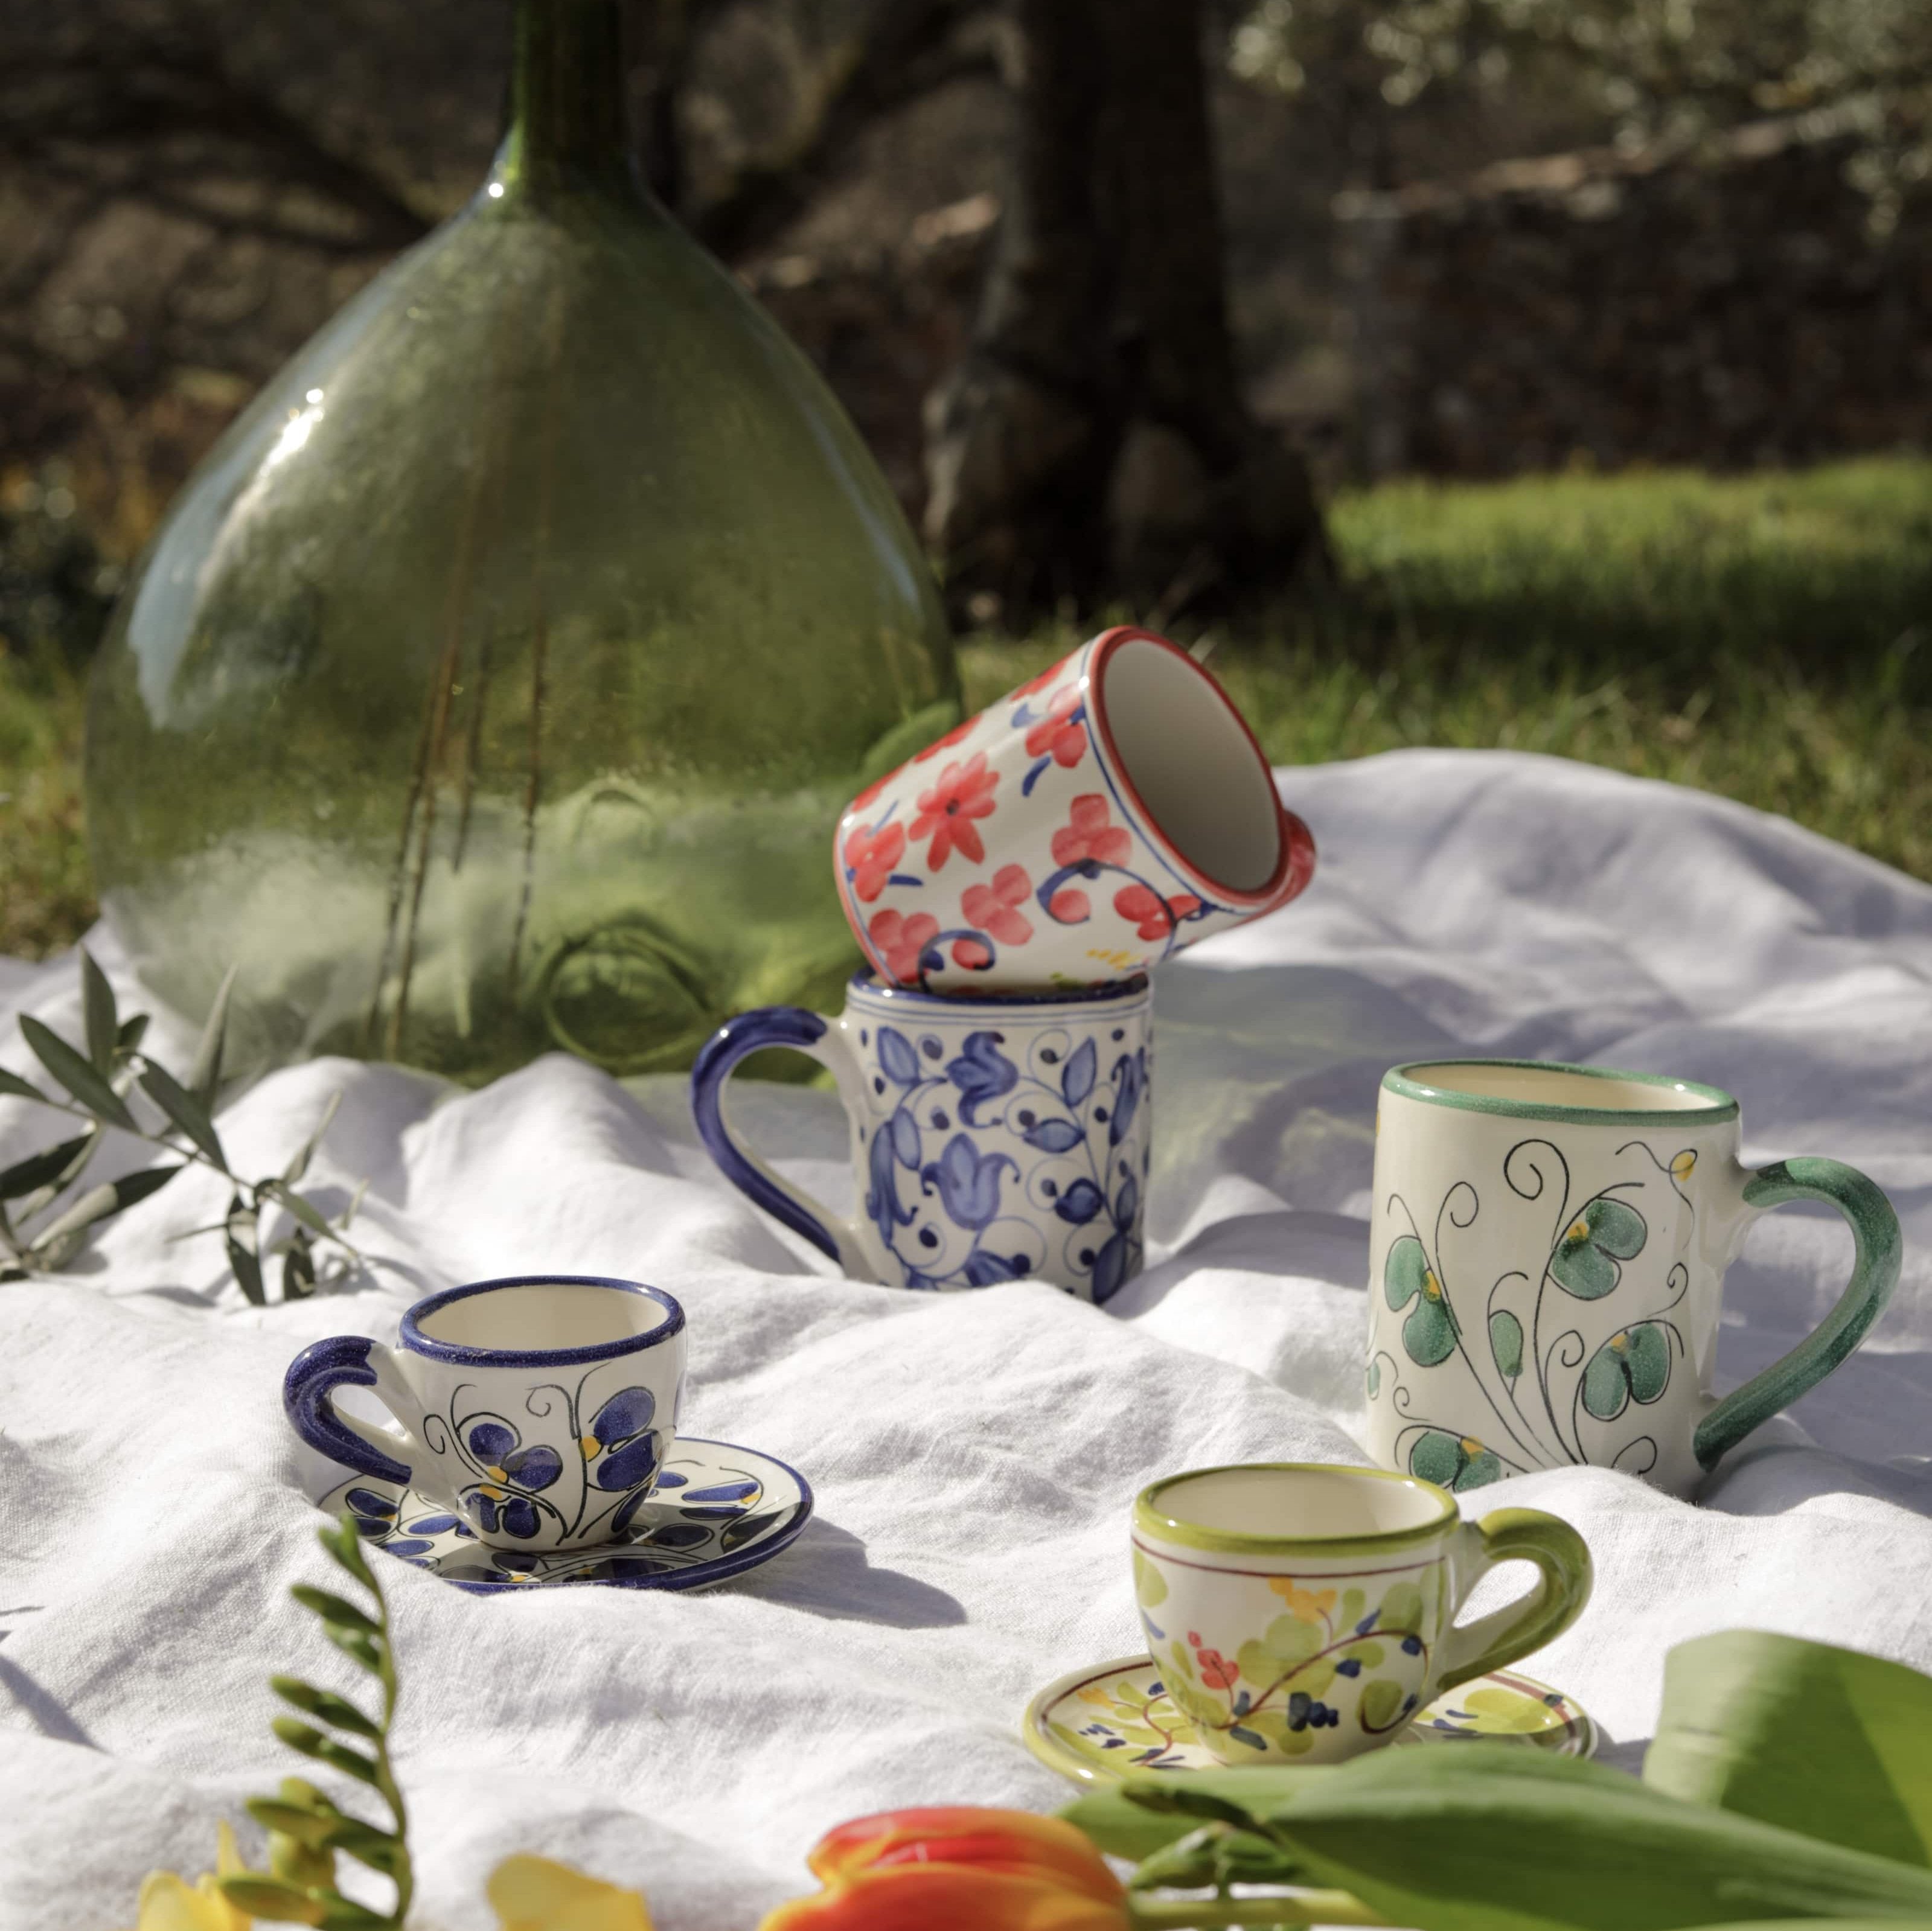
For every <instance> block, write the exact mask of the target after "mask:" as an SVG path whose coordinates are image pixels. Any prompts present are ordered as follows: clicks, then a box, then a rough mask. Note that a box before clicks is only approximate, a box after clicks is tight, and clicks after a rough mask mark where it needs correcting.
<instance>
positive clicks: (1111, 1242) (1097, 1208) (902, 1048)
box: [691, 973, 1153, 1301]
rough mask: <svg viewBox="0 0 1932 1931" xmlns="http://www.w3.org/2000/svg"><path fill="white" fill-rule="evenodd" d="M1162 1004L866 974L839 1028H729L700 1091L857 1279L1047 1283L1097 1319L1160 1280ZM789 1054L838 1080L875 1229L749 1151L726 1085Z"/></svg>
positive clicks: (1103, 992) (773, 1189) (698, 1073)
mask: <svg viewBox="0 0 1932 1931" xmlns="http://www.w3.org/2000/svg"><path fill="white" fill-rule="evenodd" d="M1152 1023H1153V997H1152V994H1151V993H1150V992H1149V991H1148V984H1147V981H1146V980H1145V979H1144V978H1142V979H1134V980H1133V981H1131V982H1129V983H1128V984H1127V985H1124V986H1115V987H1103V988H1098V989H1097V990H1095V991H1090V992H1083V993H1079V994H1074V995H1073V996H1071V997H1068V996H1066V995H1064V994H1063V995H1061V996H1058V997H1052V998H1032V997H1007V998H992V999H973V1000H962V999H944V998H941V997H938V996H936V995H935V994H932V993H926V992H917V991H911V990H910V989H908V988H904V987H900V986H892V985H881V984H880V983H879V982H878V981H877V979H875V978H874V976H873V975H872V974H871V973H860V974H859V976H858V977H856V979H853V981H852V982H851V984H850V987H849V988H847V992H846V997H845V1010H844V1012H843V1013H842V1014H841V1015H840V1016H839V1017H838V1018H836V1019H831V1020H828V1019H826V1018H825V1017H824V1016H823V1015H822V1014H820V1013H817V1012H806V1011H805V1010H804V1009H802V1007H799V1006H766V1007H765V1008H764V1009H762V1010H761V1011H759V1012H747V1013H744V1014H742V1015H740V1016H739V1017H738V1018H736V1019H733V1020H732V1021H730V1022H729V1023H728V1024H726V1025H724V1026H722V1027H720V1028H719V1029H718V1032H717V1033H715V1035H714V1036H713V1037H712V1039H711V1040H710V1042H709V1043H708V1044H707V1045H706V1047H705V1048H704V1050H703V1051H702V1052H701V1053H700V1054H698V1056H697V1066H696V1067H695V1068H694V1069H693V1071H692V1073H691V1110H692V1111H693V1112H694V1114H696V1116H697V1130H698V1132H699V1134H700V1136H701V1137H702V1138H703V1141H704V1144H705V1146H706V1148H707V1149H708V1150H709V1152H710V1154H711V1157H712V1159H714V1160H715V1161H716V1162H718V1165H719V1167H720V1168H722V1169H723V1170H724V1174H725V1177H726V1178H727V1179H728V1180H730V1181H732V1182H733V1184H734V1185H736V1186H738V1187H739V1188H741V1189H742V1190H743V1191H744V1192H745V1193H747V1194H748V1195H750V1196H751V1198H752V1199H753V1200H754V1201H756V1202H757V1204H758V1205H759V1206H760V1207H763V1208H764V1209H765V1210H766V1212H767V1213H769V1214H771V1215H772V1216H773V1217H774V1218H775V1219H778V1220H781V1221H782V1222H784V1224H785V1225H786V1226H787V1227H789V1228H792V1229H793V1231H795V1232H797V1233H799V1234H803V1235H804V1236H805V1238H806V1239H807V1240H809V1241H811V1243H813V1244H814V1246H818V1247H820V1248H822V1249H823V1250H824V1251H825V1252H826V1253H827V1254H828V1255H830V1256H831V1257H832V1259H833V1260H835V1261H837V1262H838V1264H839V1266H840V1267H842V1268H844V1270H845V1272H846V1273H847V1274H849V1275H850V1276H853V1279H857V1280H862V1281H878V1282H883V1283H884V1284H885V1285H887V1286H889V1287H904V1288H989V1287H992V1286H993V1285H995V1284H996V1283H998V1282H1001V1281H1013V1280H1019V1279H1022V1278H1024V1277H1025V1276H1029V1275H1033V1276H1038V1277H1039V1278H1040V1279H1043V1280H1047V1281H1052V1282H1054V1283H1055V1285H1058V1286H1060V1287H1063V1288H1066V1289H1067V1291H1069V1292H1070V1293H1072V1294H1078V1295H1079V1296H1080V1297H1081V1298H1082V1299H1083V1300H1091V1301H1105V1300H1108V1299H1109V1298H1110V1297H1112V1295H1113V1294H1114V1293H1115V1291H1116V1290H1117V1289H1118V1288H1119V1287H1120V1285H1121V1282H1124V1281H1125V1280H1127V1279H1129V1278H1130V1276H1133V1274H1134V1273H1136V1272H1137V1271H1138V1270H1139V1267H1140V1264H1141V1216H1142V1207H1143V1203H1144V1201H1145V1197H1146V1192H1147V1173H1148V1151H1149V1131H1148V1129H1149V1122H1150V1118H1151V1096H1150V1092H1149V1086H1148V1081H1149V1079H1150V1078H1151V1067H1152V1051H1153V1044H1152ZM770 1046H790V1047H792V1048H794V1049H795V1050H796V1051H799V1052H802V1053H805V1054H809V1055H810V1056H811V1057H812V1058H813V1059H814V1060H817V1061H818V1062H819V1063H820V1065H821V1066H826V1067H829V1069H831V1072H832V1078H833V1079H834V1080H835V1081H836V1082H837V1084H838V1095H839V1097H840V1099H841V1100H842V1101H843V1102H844V1106H845V1113H846V1117H847V1119H848V1120H850V1123H851V1130H852V1140H851V1145H852V1176H853V1192H854V1194H855V1195H856V1201H857V1204H858V1207H859V1212H858V1213H856V1215H855V1216H853V1218H851V1219H843V1218H841V1216H838V1215H837V1214H835V1213H832V1211H831V1210H829V1208H827V1207H824V1206H823V1205H821V1204H820V1203H819V1202H818V1201H815V1200H814V1199H813V1198H811V1195H808V1194H807V1193H805V1192H802V1191H801V1190H800V1189H799V1188H797V1187H795V1186H793V1185H792V1184H791V1183H790V1182H789V1181H788V1180H783V1179H781V1178H780V1177H779V1176H778V1174H775V1173H774V1172H773V1171H772V1169H771V1168H769V1166H767V1165H766V1164H765V1162H763V1161H762V1160H761V1159H759V1158H758V1157H757V1155H756V1154H754V1153H751V1152H750V1151H749V1150H748V1149H747V1148H746V1147H745V1146H744V1145H743V1144H742V1142H740V1141H739V1140H737V1139H736V1138H734V1137H733V1135H732V1132H731V1131H730V1127H729V1126H728V1125H727V1123H726V1121H725V1118H724V1083H725V1081H726V1080H727V1079H728V1078H730V1074H731V1070H732V1069H733V1067H734V1066H736V1065H737V1063H738V1062H739V1060H742V1059H743V1058H744V1057H745V1055H746V1054H748V1053H753V1052H756V1051H759V1050H760V1048H765V1047H770Z"/></svg>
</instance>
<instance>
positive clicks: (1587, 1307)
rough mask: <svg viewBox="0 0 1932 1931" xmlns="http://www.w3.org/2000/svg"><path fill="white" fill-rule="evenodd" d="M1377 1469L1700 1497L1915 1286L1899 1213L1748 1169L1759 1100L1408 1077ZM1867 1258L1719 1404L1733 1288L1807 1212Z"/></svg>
mask: <svg viewBox="0 0 1932 1931" xmlns="http://www.w3.org/2000/svg"><path fill="white" fill-rule="evenodd" d="M1738 1146H1739V1126H1738V1103H1737V1102H1736V1100H1735V1099H1733V1098H1732V1097H1731V1096H1730V1094H1729V1093H1722V1092H1720V1091H1719V1090H1718V1089H1717V1088H1716V1087H1709V1086H1700V1085H1699V1084H1697V1082H1695V1081H1691V1080H1682V1079H1673V1078H1667V1077H1665V1076H1664V1075H1658V1074H1654V1073H1622V1072H1607V1071H1606V1070H1604V1069H1603V1068H1601V1067H1598V1066H1556V1065H1550V1064H1543V1063H1536V1062H1532V1061H1524V1060H1448V1061H1439V1062H1432V1063H1425V1064H1417V1065H1413V1066H1397V1068H1396V1069H1394V1071H1393V1072H1390V1073H1388V1074H1387V1075H1385V1077H1384V1078H1383V1080H1382V1098H1381V1105H1380V1108H1379V1113H1378V1115H1377V1120H1376V1166H1375V1199H1374V1213H1373V1223H1372V1228H1371V1233H1370V1287H1369V1342H1368V1369H1367V1394H1368V1435H1367V1447H1368V1449H1369V1452H1370V1454H1371V1455H1373V1456H1374V1458H1375V1459H1376V1461H1378V1462H1380V1463H1382V1465H1383V1466H1384V1467H1385V1468H1394V1469H1400V1470H1402V1471H1406V1473H1408V1474H1412V1475H1418V1476H1423V1477H1427V1479H1428V1480H1431V1481H1435V1482H1439V1483H1442V1484H1444V1485H1445V1486H1447V1487H1449V1488H1452V1489H1473V1488H1476V1487H1478V1486H1481V1484H1483V1483H1487V1482H1493V1481H1495V1480H1497V1479H1499V1477H1502V1476H1505V1475H1513V1474H1519V1473H1520V1472H1522V1471H1525V1470H1527V1469H1532V1468H1563V1467H1566V1466H1569V1465H1577V1464H1583V1463H1589V1464H1592V1465H1598V1466H1601V1467H1604V1468H1619V1469H1622V1470H1625V1471H1627V1472H1628V1473H1629V1474H1633V1475H1641V1476H1644V1477H1647V1478H1648V1479H1649V1480H1651V1481H1652V1482H1653V1483H1656V1484H1658V1486H1660V1487H1662V1488H1664V1489H1669V1490H1670V1491H1671V1492H1673V1493H1674V1494H1678V1495H1683V1494H1687V1493H1688V1492H1689V1491H1690V1490H1691V1489H1693V1488H1694V1486H1696V1485H1697V1482H1698V1481H1699V1480H1700V1479H1701V1477H1703V1474H1704V1471H1706V1470H1707V1469H1709V1468H1711V1467H1712V1465H1714V1464H1715V1462H1716V1461H1717V1460H1718V1457H1719V1456H1721V1455H1722V1454H1723V1453H1724V1452H1725V1451H1726V1450H1727V1449H1729V1448H1731V1447H1734V1446H1736V1444H1737V1443H1738V1442H1739V1441H1742V1440H1743V1438H1745V1436H1746V1435H1748V1434H1749V1433H1750V1432H1751V1430H1752V1429H1754V1428H1756V1427H1757V1426H1758V1425H1759V1424H1760V1423H1762V1422H1763V1421H1766V1420H1769V1417H1771V1416H1772V1415H1774V1414H1776V1413H1777V1412H1778V1410H1779V1409H1781V1408H1785V1407H1787V1406H1788V1405H1790V1403H1791V1402H1794V1401H1796V1399H1798V1397H1799V1396H1800V1395H1802V1394H1803V1393H1804V1392H1805V1390H1806V1389H1808V1388H1810V1387H1813V1386H1814V1385H1815V1384H1817V1382H1819V1381H1822V1380H1823V1378H1824V1377H1825V1376H1826V1375H1828V1374H1829V1373H1830V1372H1831V1371H1832V1369H1834V1368H1835V1367H1836V1366H1838V1363H1840V1362H1841V1361H1842V1360H1844V1358H1845V1357H1846V1355H1848V1354H1850V1352H1851V1351H1852V1349H1853V1348H1855V1347H1856V1346H1857V1345H1858V1342H1859V1340H1860V1339H1861V1338H1862V1337H1863V1336H1864V1333H1865V1330H1867V1328H1869V1327H1870V1326H1871V1324H1872V1323H1873V1321H1876V1319H1877V1318H1878V1317H1879V1314H1880V1313H1881V1312H1882V1310H1883V1309H1884V1307H1885V1303H1886V1302H1887V1301H1888V1300H1889V1299H1890V1298H1891V1291H1892V1288H1893V1287H1894V1285H1896V1283H1897V1279H1898V1267H1899V1254H1900V1240H1899V1231H1898V1220H1897V1216H1895V1215H1894V1213H1893V1212H1892V1210H1891V1206H1890V1205H1889V1204H1888V1202H1887V1201H1886V1200H1885V1196H1884V1195H1883V1194H1882V1193H1881V1192H1879V1190H1878V1189H1877V1187H1876V1186H1874V1185H1873V1183H1872V1182H1871V1181H1870V1180H1867V1178H1866V1177H1864V1174H1861V1173H1858V1172H1856V1171H1854V1170H1853V1169H1852V1168H1849V1167H1846V1166H1841V1165H1839V1163H1838V1162H1837V1161H1835V1160H1821V1159H1790V1160H1781V1161H1778V1162H1776V1163H1775V1165H1771V1166H1769V1167H1761V1168H1757V1170H1756V1171H1753V1170H1752V1169H1751V1168H1748V1167H1745V1166H1743V1165H1740V1164H1739V1159H1738ZM1793 1200H1814V1201H1825V1202H1827V1203H1828V1204H1830V1205H1831V1206H1833V1207H1836V1208H1837V1209H1838V1210H1839V1212H1840V1213H1842V1214H1843V1216H1845V1218H1846V1220H1848V1221H1849V1222H1850V1223H1851V1227H1852V1234H1853V1235H1854V1236H1855V1239H1856V1243H1857V1259H1856V1261H1855V1263H1854V1264H1853V1266H1852V1278H1851V1280H1850V1282H1849V1285H1847V1286H1846V1289H1845V1291H1844V1293H1843V1295H1842V1296H1841V1297H1840V1299H1839V1301H1838V1306H1836V1307H1835V1309H1833V1310H1832V1312H1831V1314H1830V1315H1828V1316H1827V1317H1826V1320H1825V1321H1824V1322H1823V1324H1822V1325H1821V1326H1820V1327H1819V1329H1818V1330H1817V1332H1816V1333H1814V1334H1812V1335H1810V1336H1808V1337H1807V1338H1806V1339H1805V1340H1804V1341H1802V1342H1800V1343H1799V1345H1798V1346H1797V1347H1796V1348H1793V1350H1792V1351H1791V1352H1790V1354H1787V1355H1786V1356H1785V1357H1784V1358H1783V1359H1782V1360H1780V1361H1778V1362H1775V1363H1773V1364H1772V1366H1770V1367H1769V1368H1767V1369H1765V1370H1764V1372H1763V1373H1762V1374H1760V1375H1755V1376H1754V1377H1753V1378H1752V1379H1751V1380H1750V1381H1747V1382H1746V1383H1745V1385H1744V1386H1743V1387H1741V1388H1739V1389H1737V1390H1735V1391H1734V1392H1733V1393H1731V1394H1729V1395H1727V1396H1725V1397H1724V1399H1723V1400H1722V1401H1718V1399H1716V1398H1715V1396H1714V1395H1713V1394H1712V1370H1713V1369H1714V1367H1715V1359H1716V1354H1717V1346H1718V1309H1719V1302H1720V1298H1721V1295H1722V1293H1723V1290H1724V1270H1725V1268H1726V1267H1727V1266H1728V1265H1729V1264H1730V1261H1731V1260H1732V1259H1733V1257H1734V1256H1735V1255H1736V1253H1737V1252H1738V1249H1739V1246H1740V1245H1741V1244H1742V1241H1743V1239H1744V1234H1745V1228H1747V1227H1748V1225H1750V1224H1751V1222H1752V1221H1754V1220H1755V1219H1757V1216H1759V1215H1760V1213H1763V1212H1764V1211H1765V1210H1766V1209H1768V1208H1770V1207H1777V1206H1779V1205H1781V1204H1783V1203H1784V1201H1793Z"/></svg>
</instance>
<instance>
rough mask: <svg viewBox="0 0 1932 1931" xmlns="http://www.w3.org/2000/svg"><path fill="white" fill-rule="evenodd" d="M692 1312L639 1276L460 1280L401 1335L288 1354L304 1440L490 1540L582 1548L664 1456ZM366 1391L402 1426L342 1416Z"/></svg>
mask: <svg viewBox="0 0 1932 1931" xmlns="http://www.w3.org/2000/svg"><path fill="white" fill-rule="evenodd" d="M684 1360H685V1332H684V1310H683V1309H682V1308H681V1307H680V1306H679V1305H678V1304H677V1303H676V1301H674V1300H672V1298H671V1297H670V1295H669V1294H664V1293H663V1292H662V1291H660V1290H659V1289H658V1288H647V1287H645V1286H643V1285H641V1284H640V1282H636V1281H613V1280H609V1279H605V1278H604V1276H601V1275H583V1274H556V1275H547V1274H539V1275H531V1276H520V1277H518V1278H517V1279H509V1280H500V1281H479V1282H476V1283H475V1285H473V1286H470V1287H466V1288H448V1289H446V1291H444V1292H443V1293H442V1294H431V1296H430V1297H428V1300H420V1301H418V1302H417V1303H416V1306H414V1307H413V1308H411V1309H410V1311H409V1312H408V1313H407V1314H406V1315H404V1317H403V1320H402V1326H401V1331H400V1333H399V1334H398V1344H397V1345H396V1346H395V1348H385V1347H384V1346H383V1345H382V1343H381V1342H379V1341H372V1340H371V1339H369V1338H368V1336H366V1335H361V1334H338V1335H332V1336H330V1337H329V1339H327V1340H326V1341H318V1342H314V1343H313V1344H312V1345H310V1346H309V1347H307V1348H304V1349H303V1350H302V1352H301V1353H300V1354H298V1355H297V1356H296V1358H295V1360H293V1361H292V1362H291V1363H290V1364H289V1372H288V1375H287V1378H286V1380H284V1382H283V1384H282V1405H283V1407H284V1409H285V1410H286V1411H287V1414H288V1417H289V1420H290V1423H291V1425H292V1426H293V1428H294V1429H295V1432H296V1434H298V1435H300V1436H301V1437H302V1439H303V1441H305V1442H307V1443H308V1445H309V1446H310V1447H311V1448H314V1449H317V1450H320V1452H321V1453H323V1454H324V1455H326V1456H329V1457H331V1458H332V1459H334V1460H335V1461H337V1462H342V1463H344V1464H345V1465H347V1466H348V1467H349V1468H353V1469H354V1470H355V1471H356V1473H357V1474H361V1475H371V1476H374V1477H376V1478H377V1480H380V1481H385V1482H397V1483H407V1484H408V1486H410V1487H411V1488H413V1489H415V1490H416V1492H418V1493H419V1495H423V1496H425V1497H426V1498H428V1500H430V1501H432V1502H434V1503H435V1504H437V1505H438V1506H439V1507H443V1508H444V1509H446V1510H449V1512H450V1513H452V1515H455V1516H458V1517H459V1518H460V1519H462V1520H463V1521H465V1522H468V1523H469V1525H470V1527H471V1528H472V1529H474V1531H475V1534H476V1535H477V1537H478V1540H481V1541H482V1542H484V1543H488V1544H490V1546H493V1547H496V1548H502V1549H585V1548H589V1547H592V1546H595V1544H597V1543H602V1542H607V1541H609V1540H610V1539H611V1538H612V1537H614V1536H617V1535H619V1534H622V1532H623V1531H624V1530H625V1528H628V1526H629V1525H630V1521H631V1517H632V1516H634V1515H635V1514H636V1513H637V1509H638V1507H639V1505H640V1504H641V1503H642V1502H643V1500H644V1498H646V1496H647V1495H649V1493H650V1491H651V1485H652V1483H653V1482H655V1480H656V1479H657V1474H658V1470H659V1469H660V1468H662V1467H663V1466H664V1459H665V1457H666V1456H667V1455H668V1454H669V1453H670V1446H671V1441H672V1438H673V1434H674V1432H675V1430H676V1425H677V1411H678V1408H679V1398H680V1396H682V1392H683V1388H684ZM344 1387H358V1388H367V1389H368V1390H370V1391H371V1393H372V1394H373V1395H374V1397H375V1399H377V1402H380V1404H381V1405H383V1407H384V1408H386V1409H387V1410H388V1411H389V1414H390V1415H391V1417H392V1418H393V1420H394V1421H395V1425H396V1429H397V1430H399V1431H400V1433H398V1432H394V1431H392V1430H389V1429H383V1428H382V1427H380V1426H377V1425H374V1424H371V1423H367V1422H364V1421H362V1420H358V1419H356V1417H353V1416H351V1415H348V1414H344V1413H343V1412H342V1411H341V1410H340V1409H339V1408H337V1406H336V1405H335V1399H334V1397H335V1391H336V1390H338V1388H344Z"/></svg>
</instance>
